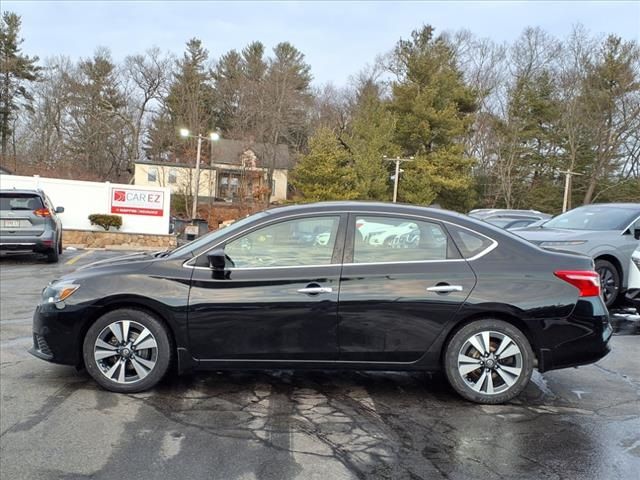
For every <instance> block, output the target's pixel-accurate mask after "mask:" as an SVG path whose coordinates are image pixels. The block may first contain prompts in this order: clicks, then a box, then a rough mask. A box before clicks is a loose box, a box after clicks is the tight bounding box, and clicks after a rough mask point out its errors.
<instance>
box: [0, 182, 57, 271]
mask: <svg viewBox="0 0 640 480" xmlns="http://www.w3.org/2000/svg"><path fill="white" fill-rule="evenodd" d="M62 212H64V208H63V207H55V208H54V207H53V203H51V200H50V199H49V197H47V195H46V194H45V193H44V192H43V191H42V190H17V189H12V190H0V250H29V251H32V252H36V253H44V254H46V255H47V259H48V260H49V261H50V262H57V261H58V258H59V255H60V254H61V253H62V223H61V222H60V219H59V218H58V216H57V214H58V213H62Z"/></svg>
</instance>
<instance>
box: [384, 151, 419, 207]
mask: <svg viewBox="0 0 640 480" xmlns="http://www.w3.org/2000/svg"><path fill="white" fill-rule="evenodd" d="M382 158H383V159H384V160H386V161H387V162H395V163H396V174H395V175H394V178H393V203H396V200H398V180H399V177H400V163H401V162H413V157H409V158H400V157H396V158H387V157H386V156H384V157H382Z"/></svg>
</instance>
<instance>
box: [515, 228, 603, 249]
mask: <svg viewBox="0 0 640 480" xmlns="http://www.w3.org/2000/svg"><path fill="white" fill-rule="evenodd" d="M511 232H512V233H515V234H516V235H518V236H520V237H522V238H525V239H527V240H529V241H530V242H533V243H535V244H536V245H539V244H540V243H542V242H562V241H570V240H591V239H593V238H594V235H598V236H599V237H602V236H603V235H607V234H610V233H612V232H610V231H596V230H564V229H561V228H541V227H533V228H523V229H519V230H511Z"/></svg>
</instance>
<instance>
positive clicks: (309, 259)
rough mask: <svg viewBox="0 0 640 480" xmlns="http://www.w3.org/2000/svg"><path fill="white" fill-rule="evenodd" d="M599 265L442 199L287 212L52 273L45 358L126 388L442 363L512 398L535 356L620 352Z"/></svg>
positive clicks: (565, 360)
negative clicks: (200, 376) (243, 374)
mask: <svg viewBox="0 0 640 480" xmlns="http://www.w3.org/2000/svg"><path fill="white" fill-rule="evenodd" d="M408 224H410V226H411V227H412V228H411V229H407V228H405V227H406V226H407V225H408ZM371 225H373V226H374V227H375V230H376V231H382V230H384V229H386V230H388V231H389V232H391V234H392V235H398V236H402V235H406V230H409V231H410V232H411V235H412V241H410V242H400V241H397V242H395V241H392V242H378V243H376V242H368V241H367V240H366V235H364V234H363V232H362V231H361V229H362V228H365V227H364V226H367V228H368V227H371ZM399 226H402V227H401V228H399ZM394 232H395V233H394ZM310 235H316V237H317V238H315V239H312V240H310V237H309V236H310ZM593 268H594V265H593V260H592V259H590V258H588V257H585V256H581V255H576V254H569V253H562V252H552V251H545V250H542V249H540V248H539V247H537V246H535V245H533V244H531V243H529V242H527V241H526V240H523V239H521V238H519V237H516V236H514V235H512V234H510V233H508V232H506V231H504V230H501V229H498V228H496V227H493V226H491V225H489V224H487V223H486V222H481V221H478V220H474V219H471V218H469V217H466V216H463V215H458V214H455V213H452V212H447V211H444V210H440V209H429V208H422V207H416V206H405V205H390V204H382V203H358V202H339V203H320V204H313V205H303V206H290V207H281V208H275V209H272V210H267V211H265V212H262V213H258V214H256V215H253V216H250V217H247V218H245V219H243V220H241V221H239V222H237V223H235V224H233V225H232V226H230V227H227V228H225V229H221V230H218V231H215V232H212V233H210V234H208V235H205V236H203V237H201V238H199V239H198V240H196V241H194V242H191V243H189V244H187V245H185V246H183V247H180V248H178V249H176V250H173V251H168V252H161V253H156V254H137V255H131V256H127V257H121V258H119V259H114V260H108V261H103V262H98V263H94V264H92V265H89V266H87V267H84V268H81V269H79V270H77V271H76V272H74V273H72V274H70V275H68V276H65V277H63V278H61V279H59V280H56V281H53V282H51V284H50V285H49V286H48V287H47V288H46V289H45V290H44V291H43V295H42V301H41V303H40V305H38V307H37V309H36V312H35V315H34V323H33V332H34V335H33V336H34V346H33V348H32V349H31V353H33V354H34V355H36V356H37V357H39V358H42V359H44V360H48V361H51V362H56V363H62V364H68V365H75V366H79V367H82V366H84V367H86V369H87V370H88V371H89V373H90V374H91V375H92V376H93V378H94V379H95V380H96V381H97V382H98V383H99V384H100V385H102V386H103V387H104V388H106V389H108V390H112V391H116V392H139V391H142V390H146V389H149V388H151V387H153V386H154V385H155V384H156V383H157V382H158V381H159V380H160V379H161V378H162V377H163V376H164V375H165V374H166V373H167V371H168V369H169V367H170V365H171V364H174V363H175V365H176V367H177V371H178V372H187V371H191V370H222V369H231V368H246V369H249V368H251V369H256V368H261V369H270V368H315V369H329V368H342V369H345V368H349V369H360V370H373V369H377V370H429V371H434V370H444V372H445V373H446V376H447V378H448V379H449V382H450V383H451V385H452V387H453V388H454V389H455V390H456V391H457V392H458V393H459V394H460V395H462V396H463V397H465V398H467V399H470V400H473V401H476V402H483V403H500V402H504V401H507V400H509V399H511V398H513V397H514V396H516V395H518V393H520V392H521V391H522V389H523V388H524V387H525V386H526V384H527V382H528V381H529V379H530V377H531V373H532V369H533V368H534V367H535V368H538V370H540V371H546V370H550V369H556V368H563V367H569V366H575V365H582V364H587V363H591V362H595V361H597V360H598V359H600V358H602V357H603V356H604V355H606V354H607V352H608V351H609V347H608V345H607V343H608V341H609V337H610V336H611V326H610V324H609V320H608V314H607V309H606V308H605V306H604V304H603V301H602V299H601V297H600V284H599V281H598V276H597V274H596V273H595V272H594V269H593Z"/></svg>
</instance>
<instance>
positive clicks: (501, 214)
mask: <svg viewBox="0 0 640 480" xmlns="http://www.w3.org/2000/svg"><path fill="white" fill-rule="evenodd" d="M469 216H471V217H475V218H479V219H481V220H484V221H485V222H488V223H490V224H492V225H496V226H497V227H500V228H504V229H505V230H511V229H515V228H523V227H527V226H529V225H531V224H533V223H536V222H540V221H545V220H548V219H550V218H551V215H549V214H546V213H542V212H539V211H538V210H508V209H502V208H483V209H476V210H471V211H470V212H469Z"/></svg>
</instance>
